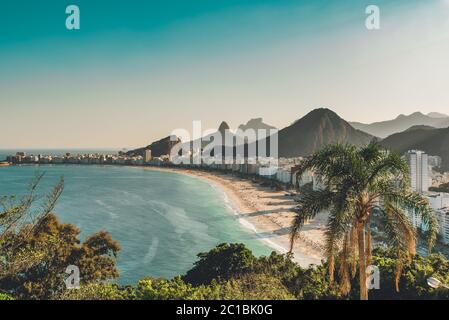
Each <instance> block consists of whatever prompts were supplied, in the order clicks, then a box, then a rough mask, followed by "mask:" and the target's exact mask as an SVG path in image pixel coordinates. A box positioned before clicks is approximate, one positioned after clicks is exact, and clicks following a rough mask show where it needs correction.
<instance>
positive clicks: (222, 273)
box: [183, 243, 255, 285]
mask: <svg viewBox="0 0 449 320" xmlns="http://www.w3.org/2000/svg"><path fill="white" fill-rule="evenodd" d="M198 258H199V260H198V261H197V262H195V266H194V267H193V268H192V269H191V270H190V271H188V272H187V274H186V275H185V276H184V277H183V280H184V281H186V282H189V283H191V284H193V285H201V284H209V283H210V282H211V281H212V279H216V280H227V279H230V278H231V277H232V276H235V275H237V274H240V273H243V272H245V271H248V270H250V268H251V266H252V265H253V263H254V261H255V257H254V255H253V254H252V252H251V251H250V250H249V249H247V248H246V247H245V245H243V244H241V243H236V244H234V243H233V244H228V243H222V244H220V245H218V246H217V247H215V248H214V249H212V250H211V251H209V252H202V253H200V254H198Z"/></svg>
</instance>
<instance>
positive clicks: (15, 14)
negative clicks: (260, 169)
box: [0, 0, 449, 150]
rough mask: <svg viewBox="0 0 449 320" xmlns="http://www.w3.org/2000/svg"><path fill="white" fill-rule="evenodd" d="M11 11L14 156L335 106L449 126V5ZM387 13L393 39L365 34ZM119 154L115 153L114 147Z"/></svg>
mask: <svg viewBox="0 0 449 320" xmlns="http://www.w3.org/2000/svg"><path fill="white" fill-rule="evenodd" d="M76 4H77V5H78V6H79V8H80V11H81V29H80V30H76V31H74V30H72V31H68V30H66V29H65V18H66V16H67V15H66V14H65V7H66V5H67V3H61V2H60V1H59V2H58V1H57V0H47V1H41V2H39V3H26V4H21V2H19V1H12V0H5V1H2V3H1V4H0V112H1V117H0V128H1V130H2V134H1V135H0V149H3V150H5V149H18V148H23V149H61V148H64V149H73V148H76V149H122V148H124V147H126V148H133V147H138V146H143V145H148V144H149V143H151V142H152V141H154V140H158V139H160V138H163V137H166V136H167V135H169V134H170V132H171V131H172V130H173V129H176V128H185V129H188V130H189V129H191V127H192V121H193V120H201V121H202V123H203V129H209V128H217V127H218V125H219V124H220V121H226V122H227V123H228V124H229V125H230V126H231V128H236V127H237V126H238V125H240V124H242V123H246V122H247V121H248V120H249V119H251V118H259V117H261V118H263V119H264V122H265V123H268V124H270V125H273V126H276V127H278V128H282V127H285V126H287V125H289V124H291V123H292V122H293V121H295V120H297V119H299V118H301V117H302V116H304V115H305V114H307V113H308V112H310V111H311V110H313V109H315V108H320V107H326V108H329V109H331V110H333V111H335V112H336V113H337V114H338V115H339V116H341V117H342V118H343V119H345V120H347V121H357V122H363V123H372V122H377V121H384V120H390V119H394V118H396V117H397V116H398V115H400V114H407V115H408V114H411V113H414V112H417V111H420V112H422V113H424V114H428V113H429V112H440V113H447V112H446V110H447V109H448V106H449V91H448V90H447V89H446V88H445V86H446V84H447V83H449V60H448V59H447V57H448V56H449V41H448V40H449V0H430V1H419V0H411V1H406V0H396V1H385V0H383V1H376V2H375V3H373V2H372V1H364V0H359V1H356V0H350V1H338V2H336V1H324V0H319V1H316V0H315V1H312V0H307V1H300V0H296V1H294V0H278V1H275V0H226V1H225V0H216V1H213V2H211V1H207V0H197V1H195V2H191V1H180V0H169V1H164V2H161V1H146V2H139V1H114V2H112V3H110V2H107V1H102V0H96V1H93V0H90V1H86V0H80V1H76ZM370 4H376V5H378V6H379V8H380V17H381V20H380V21H381V29H380V30H368V29H366V28H365V19H366V14H365V8H366V6H367V5H370ZM105 146H106V147H105Z"/></svg>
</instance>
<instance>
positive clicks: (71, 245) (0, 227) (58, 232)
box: [0, 175, 120, 299]
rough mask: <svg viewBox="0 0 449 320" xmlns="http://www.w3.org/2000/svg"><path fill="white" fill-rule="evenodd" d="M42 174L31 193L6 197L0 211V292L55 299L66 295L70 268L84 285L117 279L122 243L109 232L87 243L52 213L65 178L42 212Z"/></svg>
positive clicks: (45, 199) (49, 196)
mask: <svg viewBox="0 0 449 320" xmlns="http://www.w3.org/2000/svg"><path fill="white" fill-rule="evenodd" d="M42 176H43V175H38V176H37V178H36V179H35V181H33V182H32V183H31V185H30V188H29V192H28V194H27V195H25V196H24V197H22V198H21V199H19V200H17V199H16V198H15V197H9V198H2V201H1V205H2V207H3V208H4V209H3V212H0V289H1V290H2V291H3V292H6V293H8V294H10V295H11V296H13V297H15V298H18V299H51V298H53V297H55V296H58V295H60V294H62V293H63V292H64V291H65V282H64V280H65V279H66V278H67V276H68V275H67V274H66V273H65V270H66V268H67V267H68V266H69V265H76V266H77V267H78V268H79V270H80V276H81V284H82V285H87V284H91V283H99V282H102V281H105V280H108V279H113V278H116V277H118V271H117V269H116V256H117V254H118V252H119V250H120V246H119V244H118V243H117V242H116V241H114V240H113V239H112V238H111V236H110V235H109V234H108V233H107V232H104V231H103V232H98V233H96V234H93V235H91V236H90V237H88V238H87V239H86V240H85V241H84V242H82V243H81V241H80V240H79V239H78V236H79V234H80V230H79V229H78V228H76V227H75V226H74V225H71V224H62V223H60V222H59V220H58V219H57V217H56V216H55V215H54V214H53V213H52V210H53V208H54V206H55V204H56V201H57V199H58V198H59V196H60V195H61V192H62V190H63V185H64V180H63V179H62V178H61V181H60V182H59V183H58V184H57V185H56V187H55V188H54V190H53V191H52V192H51V193H50V194H49V195H47V197H44V198H43V199H44V201H43V202H42V203H40V207H41V208H42V209H41V210H40V211H36V210H34V209H33V210H32V209H31V208H34V207H36V206H38V204H37V203H36V201H37V200H38V199H39V197H38V196H37V195H36V190H37V186H38V183H39V182H40V180H41V178H42Z"/></svg>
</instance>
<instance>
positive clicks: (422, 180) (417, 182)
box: [406, 150, 429, 193]
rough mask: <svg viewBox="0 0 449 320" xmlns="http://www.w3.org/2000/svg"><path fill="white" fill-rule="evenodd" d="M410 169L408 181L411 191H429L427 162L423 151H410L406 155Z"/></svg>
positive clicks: (426, 156)
mask: <svg viewBox="0 0 449 320" xmlns="http://www.w3.org/2000/svg"><path fill="white" fill-rule="evenodd" d="M406 159H407V162H408V165H409V168H410V180H411V185H412V189H413V191H416V192H419V193H425V192H427V191H428V190H429V161H428V155H427V153H425V152H424V151H419V150H410V151H408V152H407V154H406Z"/></svg>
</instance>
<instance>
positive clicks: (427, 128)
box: [405, 125, 436, 131]
mask: <svg viewBox="0 0 449 320" xmlns="http://www.w3.org/2000/svg"><path fill="white" fill-rule="evenodd" d="M421 129H422V130H432V129H436V128H435V127H431V126H424V125H418V126H413V127H410V128H408V129H407V130H405V131H414V130H421Z"/></svg>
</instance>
